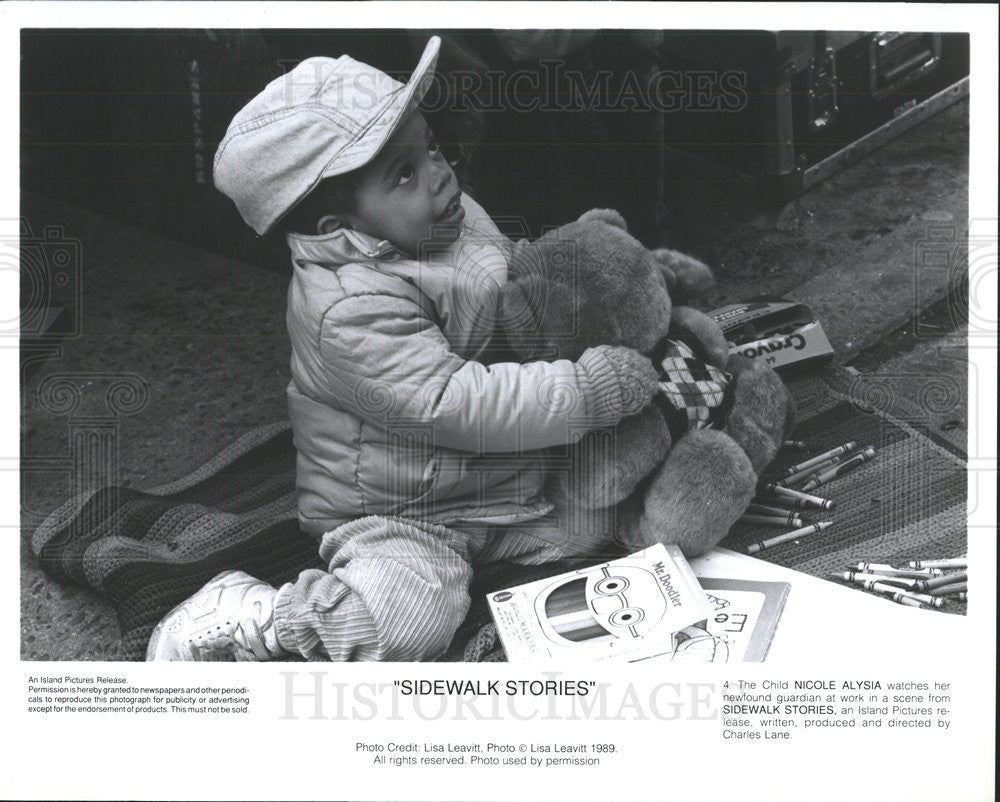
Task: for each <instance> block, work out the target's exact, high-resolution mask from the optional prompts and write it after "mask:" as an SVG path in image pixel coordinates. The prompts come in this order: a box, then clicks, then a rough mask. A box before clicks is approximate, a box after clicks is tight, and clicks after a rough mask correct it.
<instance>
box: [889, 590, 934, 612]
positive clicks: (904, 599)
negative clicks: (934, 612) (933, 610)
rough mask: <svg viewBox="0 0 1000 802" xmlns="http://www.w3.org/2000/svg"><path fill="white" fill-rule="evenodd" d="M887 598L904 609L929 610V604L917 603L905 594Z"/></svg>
mask: <svg viewBox="0 0 1000 802" xmlns="http://www.w3.org/2000/svg"><path fill="white" fill-rule="evenodd" d="M889 598H891V599H892V600H893V601H894V602H896V604H902V605H904V606H906V607H918V608H920V609H921V610H929V609H930V605H929V604H924V603H923V602H922V601H918V600H917V599H914V598H913V597H912V596H907V595H906V594H905V593H896V594H895V595H893V596H890V597H889ZM938 606H940V605H938Z"/></svg>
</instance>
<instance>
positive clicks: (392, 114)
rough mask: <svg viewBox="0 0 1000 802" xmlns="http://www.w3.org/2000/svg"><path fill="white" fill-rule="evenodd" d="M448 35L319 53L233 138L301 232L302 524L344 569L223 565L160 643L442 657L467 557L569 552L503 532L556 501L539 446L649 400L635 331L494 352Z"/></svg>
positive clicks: (260, 198)
mask: <svg viewBox="0 0 1000 802" xmlns="http://www.w3.org/2000/svg"><path fill="white" fill-rule="evenodd" d="M438 45H439V42H438V39H437V37H433V38H431V40H430V42H429V43H428V45H427V48H426V50H425V51H424V54H423V56H422V58H421V60H420V63H419V65H418V66H417V68H416V70H415V71H414V73H413V75H412V76H411V78H410V80H409V81H408V83H406V84H405V85H403V84H401V83H399V82H397V81H395V80H393V79H391V78H390V77H389V76H387V75H385V74H383V73H381V72H380V71H378V70H375V69H373V68H371V67H369V66H367V65H365V64H362V63H359V62H357V61H354V60H353V59H351V58H349V57H346V56H344V57H341V58H338V59H328V58H313V59H307V60H306V61H304V62H302V63H301V64H300V65H299V66H297V67H296V68H295V69H293V70H292V71H290V72H289V73H288V74H287V75H285V76H283V77H281V78H278V79H277V80H275V81H273V82H272V83H271V84H269V85H268V86H267V87H266V88H265V89H264V90H263V92H261V93H260V94H259V95H258V96H257V97H255V98H254V99H253V100H251V101H250V102H249V103H248V104H247V105H246V107H244V108H243V109H242V110H241V111H240V112H239V113H238V114H237V115H236V117H235V118H234V119H233V121H232V123H231V125H230V127H229V130H228V131H227V133H226V136H225V138H224V139H223V141H222V142H221V143H220V145H219V149H218V152H217V154H216V160H215V173H214V177H215V182H216V185H217V186H218V188H219V189H220V190H221V191H222V192H224V193H225V194H226V195H228V196H229V197H230V198H231V199H232V200H233V201H234V202H235V204H236V207H237V209H238V210H239V211H240V213H241V215H242V216H243V218H244V220H245V221H246V222H247V223H248V224H249V225H250V226H251V227H252V228H253V229H254V230H255V231H256V232H257V233H258V234H265V233H267V232H268V231H270V230H272V228H274V227H275V226H276V225H279V224H280V225H281V226H282V227H283V228H284V230H285V232H286V236H287V241H288V244H289V247H290V249H291V253H292V262H293V267H294V274H293V276H292V279H291V284H290V286H289V290H288V316H287V322H288V331H289V335H290V338H291V344H292V360H291V373H292V379H291V383H290V384H289V387H288V403H289V415H290V418H291V422H292V427H293V431H294V439H295V446H296V449H297V452H298V458H297V465H296V484H297V492H298V506H299V520H300V522H301V526H302V528H303V529H304V530H305V531H306V532H309V533H310V534H313V535H314V536H316V537H317V538H319V539H321V545H320V554H321V556H322V558H323V560H324V561H325V562H326V564H327V565H328V566H329V568H328V570H327V571H321V570H309V571H305V572H304V573H302V574H301V575H300V576H299V578H298V579H297V581H296V582H294V583H289V584H286V585H285V586H283V587H281V588H278V589H275V588H272V587H270V586H269V585H267V584H265V583H263V582H260V581H259V580H256V579H254V578H253V577H250V576H248V575H246V574H244V573H242V572H237V571H229V572H226V573H223V574H221V575H219V576H218V577H216V578H215V579H213V580H212V581H211V582H209V583H208V584H207V585H206V586H205V587H204V588H203V589H202V590H200V591H199V592H198V593H196V594H195V595H194V596H192V597H191V598H190V599H188V600H187V601H185V602H183V603H182V604H181V605H179V606H178V607H177V608H175V609H174V610H173V611H172V612H171V613H169V614H168V615H167V616H166V617H165V618H164V619H163V621H161V622H160V624H159V625H158V626H157V627H156V629H155V631H154V632H153V635H152V638H151V640H150V644H149V649H148V653H147V659H150V660H217V659H233V658H234V657H235V658H236V659H249V660H268V659H275V658H279V659H280V658H282V657H285V658H288V657H298V656H301V657H305V658H307V659H319V660H421V659H428V658H433V657H435V656H437V655H439V654H440V653H442V652H443V651H444V650H445V649H446V648H447V646H448V645H449V643H450V641H451V638H452V636H453V635H454V632H455V630H456V629H457V627H458V625H459V624H460V623H461V621H462V619H463V618H464V616H465V614H466V612H467V609H468V606H469V595H468V585H469V582H470V580H471V568H470V562H481V561H487V560H500V559H516V560H522V561H525V562H540V561H543V560H546V559H552V558H554V557H556V556H560V554H561V553H565V549H564V547H563V546H561V545H559V544H555V545H553V544H552V543H550V542H546V540H545V539H544V538H539V537H535V536H533V535H530V534H525V533H524V532H505V531H504V528H503V526H504V525H510V524H517V523H519V522H525V521H531V520H533V519H538V518H540V517H542V516H544V515H546V514H547V513H548V512H550V510H551V509H552V505H551V504H550V503H548V502H547V501H546V499H545V498H544V496H543V494H542V483H543V480H544V471H543V466H542V464H541V461H540V459H539V457H538V456H537V454H534V453H532V450H535V449H542V448H547V447H550V446H555V445H564V444H566V443H568V442H570V441H574V440H576V439H579V438H580V437H582V436H583V434H584V433H585V432H586V431H587V430H588V428H590V429H592V428H598V427H604V426H609V425H613V424H615V423H617V422H618V421H619V420H620V419H621V418H622V417H623V416H625V415H629V414H634V413H636V412H638V411H639V410H640V409H641V408H643V407H644V406H645V405H646V403H647V402H648V401H649V398H650V396H651V395H652V392H653V389H654V387H655V383H656V374H655V372H654V371H653V370H652V368H651V365H650V362H649V360H648V359H647V358H644V357H642V356H641V355H639V354H637V353H635V352H633V351H630V350H628V349H623V348H613V347H599V348H593V349H591V350H589V351H587V352H586V353H585V354H583V356H582V357H581V358H580V359H579V360H578V361H577V362H575V363H572V362H569V361H556V362H551V363H547V362H537V363H531V364H525V365H520V364H516V363H511V362H499V363H496V364H492V365H487V364H484V362H485V361H487V359H488V356H489V349H490V340H491V335H492V332H493V329H494V328H495V326H496V324H497V312H496V298H497V290H498V288H499V287H500V286H501V285H502V284H503V283H504V282H505V281H506V277H507V276H506V267H507V264H506V244H505V240H504V238H503V237H502V236H501V235H500V234H499V232H498V231H497V229H496V228H495V226H494V225H493V224H492V222H491V221H490V219H489V217H488V216H487V215H486V213H485V212H484V211H483V210H482V209H481V208H480V207H479V206H477V205H476V204H475V203H474V202H472V201H471V200H470V199H469V198H468V197H467V196H465V195H463V194H462V193H461V192H460V190H459V187H458V184H457V181H456V179H455V176H454V174H453V173H452V170H451V168H450V167H449V165H448V163H447V162H446V161H445V159H444V158H443V156H442V155H441V152H440V150H439V148H438V146H437V144H436V142H435V141H434V138H433V135H432V134H431V132H430V130H429V129H428V127H427V124H426V122H425V121H424V118H423V115H422V114H421V113H420V111H419V110H418V109H417V104H418V103H419V101H420V100H421V97H422V96H423V93H424V92H425V90H426V88H427V84H428V82H429V80H431V79H432V77H433V70H434V64H435V60H436V55H437V49H438Z"/></svg>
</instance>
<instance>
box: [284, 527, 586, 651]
mask: <svg viewBox="0 0 1000 802" xmlns="http://www.w3.org/2000/svg"><path fill="white" fill-rule="evenodd" d="M563 532H564V527H560V526H558V524H557V523H556V522H555V520H554V519H548V520H547V519H541V520H540V521H537V522H531V525H530V526H527V527H525V528H523V529H518V530H514V529H506V528H501V527H486V526H483V527H480V528H478V529H472V530H463V531H461V532H459V531H456V530H454V529H449V528H447V527H444V526H440V525H437V524H428V523H423V522H419V521H413V520H409V519H404V518H396V517H383V516H369V517H366V518H361V519H358V520H356V521H351V522H350V523H347V524H344V525H343V526H340V527H338V528H337V529H334V530H333V531H331V532H327V533H326V534H325V535H324V536H323V540H322V542H321V544H320V550H319V551H320V556H321V557H322V558H323V560H324V561H325V562H326V563H327V565H328V566H329V567H328V570H326V571H322V570H319V569H312V570H308V571H304V572H303V573H302V574H300V575H299V577H298V579H297V581H296V582H294V583H290V584H287V585H284V586H283V587H282V588H281V589H280V591H279V595H278V600H277V603H276V605H275V612H274V621H275V628H276V630H277V634H278V640H279V641H280V643H281V645H282V647H283V648H284V649H286V650H287V651H290V652H293V653H295V652H297V653H300V654H302V655H303V656H304V657H305V658H307V659H309V660H334V661H341V660H388V661H416V660H428V659H433V658H434V657H437V656H439V655H441V654H442V653H444V651H445V650H446V649H447V648H448V646H449V644H450V643H451V639H452V637H453V636H454V634H455V631H456V630H457V629H458V627H459V625H460V624H461V623H462V620H463V619H464V618H465V615H466V613H467V612H468V609H469V604H470V599H469V583H470V582H471V581H472V563H485V562H491V561H499V560H512V561H516V562H520V563H523V564H526V565H538V564H543V563H546V562H551V561H552V560H555V559H558V558H560V557H567V556H574V555H580V554H584V553H587V550H588V549H594V548H597V547H598V544H597V543H595V542H593V541H591V542H586V539H581V538H580V537H578V536H574V540H573V543H572V544H570V543H568V542H567V538H566V536H565V535H564V534H563ZM601 539H603V535H602V536H601Z"/></svg>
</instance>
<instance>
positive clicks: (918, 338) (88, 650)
mask: <svg viewBox="0 0 1000 802" xmlns="http://www.w3.org/2000/svg"><path fill="white" fill-rule="evenodd" d="M967 112H968V107H967V104H965V103H961V104H957V105H956V106H953V107H951V108H950V109H948V110H946V111H945V112H942V113H941V114H940V115H938V116H936V117H934V118H932V119H930V120H928V121H926V122H925V123H924V124H923V125H922V126H920V127H918V128H916V129H914V130H913V131H911V132H909V133H908V134H907V135H905V136H904V137H902V138H901V139H899V140H896V141H895V142H893V143H890V144H889V145H887V146H886V147H884V148H882V149H881V150H879V151H877V152H876V153H874V154H872V155H871V156H869V157H867V158H866V159H864V160H863V161H862V162H859V163H858V164H856V165H854V166H852V167H850V168H848V169H847V170H845V171H843V172H842V173H840V174H838V175H836V176H834V177H833V178H831V179H829V180H828V181H826V182H825V183H824V184H822V185H820V186H819V187H816V188H815V189H813V190H812V191H811V192H809V193H807V194H805V195H803V196H802V197H801V198H799V199H797V200H795V201H793V202H791V203H789V204H786V205H785V206H783V207H780V208H776V207H771V206H767V205H765V204H762V203H759V202H756V201H752V200H747V199H742V198H735V197H732V196H731V194H730V193H727V192H726V190H725V188H712V187H704V186H701V187H698V186H695V185H693V184H691V183H687V182H673V183H671V184H670V185H669V186H670V187H671V192H672V193H674V197H673V200H674V205H675V208H676V210H677V213H676V214H675V216H674V218H673V220H672V234H674V237H673V241H672V245H673V246H674V247H677V248H681V249H686V250H689V251H691V252H693V253H695V254H696V255H699V256H701V257H702V258H704V259H706V261H708V262H709V263H710V264H712V265H713V267H715V268H716V272H717V276H718V279H719V288H718V290H717V291H716V293H715V294H714V296H713V297H712V298H711V299H709V301H708V304H707V307H708V308H711V307H713V306H718V305H722V303H727V302H732V301H735V300H739V299H740V298H746V297H749V296H751V295H756V294H762V293H771V294H783V295H787V296H788V297H791V298H795V299H797V300H800V301H803V302H805V303H807V304H809V305H810V306H811V307H812V309H813V310H814V312H815V313H816V314H817V316H818V317H819V319H820V320H821V321H822V323H823V326H824V328H825V329H826V331H827V333H828V335H829V337H830V339H831V342H832V343H833V344H834V346H835V348H836V349H837V358H838V360H839V361H840V362H842V363H845V364H850V363H851V362H852V361H853V363H854V364H855V366H856V367H857V369H859V370H861V371H862V372H866V373H874V374H878V375H881V376H887V377H892V378H893V381H894V384H893V387H894V388H896V389H895V392H900V393H904V394H906V395H908V396H910V397H912V398H914V399H921V398H922V396H923V395H924V394H926V392H927V391H928V387H929V386H930V385H931V384H933V383H934V382H940V381H941V379H942V377H944V378H945V379H947V382H948V386H949V387H958V388H960V392H959V393H958V394H957V395H956V396H954V397H949V399H948V400H947V402H946V403H940V401H939V403H937V404H936V405H935V407H934V412H933V418H932V426H934V427H936V428H937V429H938V430H939V432H940V433H941V434H942V435H943V436H945V437H947V438H949V439H951V440H952V441H953V442H955V443H956V444H958V445H960V446H962V447H964V444H965V436H966V431H967V423H968V422H967V420H966V396H965V388H966V376H967V367H968V365H967V360H966V357H965V350H964V349H965V344H966V336H967V334H968V333H969V327H968V323H967V318H966V317H965V314H966V313H965V310H964V303H965V302H964V296H963V292H964V291H965V287H964V284H963V281H962V278H963V276H964V274H965V263H966V259H965V252H964V245H963V237H964V233H965V227H966V222H967V220H968V206H967V199H966V189H965V188H966V186H967V182H968V169H967V161H968V148H967V140H968V124H967ZM21 214H22V217H23V218H26V219H27V221H28V222H29V223H30V224H31V226H32V229H33V230H34V231H36V232H38V231H42V230H43V228H44V227H45V226H53V225H58V226H61V227H62V229H63V233H64V235H65V236H67V237H72V238H76V239H78V240H79V241H80V243H81V253H82V279H81V284H80V291H81V294H80V307H79V308H80V310H81V313H82V328H81V333H80V335H79V336H77V337H75V338H73V339H69V340H67V341H65V342H63V343H62V344H61V345H60V350H61V353H60V354H59V355H58V356H56V357H53V358H48V359H44V360H41V361H39V362H37V363H36V367H37V369H36V370H35V371H34V372H33V373H32V375H31V376H30V377H29V378H28V379H27V380H26V381H25V382H24V384H23V386H22V388H21V431H22V514H21V606H22V617H21V632H22V643H21V656H22V659H24V660H115V659H117V658H118V656H119V652H118V628H117V623H116V621H115V618H114V614H113V612H112V611H111V609H110V608H109V607H108V606H107V605H106V604H104V603H103V602H102V601H100V600H99V599H97V598H96V597H95V596H93V595H92V594H90V593H88V592H86V591H84V590H81V589H78V588H72V587H64V586H60V585H57V584H56V583H54V582H51V581H50V580H48V579H47V578H46V577H45V575H44V574H43V573H42V572H41V570H40V569H39V568H38V566H37V564H36V563H35V560H34V558H33V556H32V555H31V553H30V549H29V547H28V540H29V539H30V535H31V532H32V531H33V530H34V528H35V527H36V526H37V525H38V523H39V522H40V521H41V520H42V518H43V517H44V515H45V514H46V513H48V512H49V511H51V510H52V509H54V508H55V507H56V506H58V504H59V503H61V502H62V501H63V500H65V499H66V498H67V497H68V496H69V494H70V491H71V485H70V480H69V477H68V473H67V470H66V466H65V462H64V461H65V457H66V455H67V454H68V449H69V437H70V433H69V424H68V416H67V414H66V412H65V410H64V411H63V412H62V413H57V412H54V411H53V408H55V407H57V406H58V404H54V403H53V401H52V398H44V397H40V395H39V390H40V389H43V388H51V387H53V383H54V382H56V381H57V380H58V379H59V377H60V376H61V377H62V378H63V379H65V380H66V381H67V382H69V383H72V384H74V385H75V386H76V388H77V389H78V390H79V394H80V395H79V397H80V404H79V407H78V408H77V412H78V414H81V415H84V414H85V415H90V416H92V417H93V416H101V415H104V416H107V414H108V412H107V400H106V399H107V389H108V382H109V381H110V380H111V377H113V376H116V375H119V374H131V375H132V376H133V377H135V378H136V379H138V380H141V382H142V383H143V384H144V386H145V387H146V388H148V400H147V401H146V402H145V403H144V405H141V409H137V410H136V411H135V412H134V413H133V414H121V415H119V417H118V419H117V423H116V424H115V425H116V427H117V428H116V434H117V439H118V443H119V454H118V466H117V474H118V482H119V483H120V484H122V485H125V486H133V487H138V488H143V487H152V486H156V485H159V484H163V483H166V482H167V481H170V480H172V479H175V478H177V477H179V476H182V475H184V474H185V473H187V472H188V471H189V470H191V469H192V468H193V467H195V466H197V465H198V464H200V463H202V462H204V461H205V460H207V459H208V458H210V457H211V456H212V455H213V454H215V453H216V452H218V451H219V450H220V449H221V448H222V447H223V446H225V445H226V444H228V443H229V442H231V441H232V440H234V439H235V438H236V437H237V436H238V435H240V434H241V433H243V432H245V431H247V430H249V429H251V428H253V427H255V426H258V425H262V424H265V423H270V422H273V421H277V420H281V419H283V418H284V416H285V399H284V392H285V386H286V384H287V381H288V344H287V337H286V334H285V328H284V294H285V286H286V283H287V279H286V277H285V275H284V274H283V273H281V272H280V271H275V272H268V271H265V270H262V269H259V268H256V267H253V266H249V265H246V264H243V263H240V262H236V261H234V260H231V259H227V258H225V257H222V256H219V255H217V254H212V253H208V252H206V251H203V250H200V249H197V248H193V247H191V246H189V245H186V244H184V243H180V242H176V241H172V240H167V239H164V238H161V237H157V236H155V235H152V234H149V233H147V232H145V231H141V230H139V229H136V228H134V227H131V226H128V225H126V224H123V223H121V222H118V221H116V220H113V219H110V218H108V217H105V216H102V215H100V214H96V213H94V212H91V211H87V210H84V209H80V208H77V207H73V206H70V205H67V204H64V203H60V202H56V201H52V200H49V199H47V198H42V197H39V196H34V195H30V194H24V195H23V196H22V211H21ZM931 253H933V254H937V255H938V256H936V257H935V258H934V259H930V258H929V257H927V256H926V254H931ZM940 254H946V258H943V259H942V258H938V257H939V256H940ZM952 402H953V403H952ZM46 404H47V405H48V406H46Z"/></svg>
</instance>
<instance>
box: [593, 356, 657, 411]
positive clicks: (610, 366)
mask: <svg viewBox="0 0 1000 802" xmlns="http://www.w3.org/2000/svg"><path fill="white" fill-rule="evenodd" d="M576 369H577V370H578V371H582V372H583V373H584V374H585V375H586V377H587V379H589V381H590V384H591V386H592V387H594V388H595V390H596V393H595V394H594V395H595V397H596V399H597V403H596V407H597V408H596V409H595V410H594V416H595V417H599V418H600V419H601V421H602V422H604V423H607V424H608V425H612V424H615V423H617V422H618V421H619V420H621V419H622V418H624V417H628V416H629V415H635V414H637V413H639V412H641V411H642V410H643V409H645V407H646V405H647V404H649V401H650V399H651V398H652V397H653V393H654V392H655V391H656V383H657V378H658V375H657V372H656V369H655V368H654V367H653V363H652V362H651V361H650V359H649V357H647V356H643V355H642V354H640V353H639V352H638V351H635V350H633V349H631V348H625V347H623V346H620V345H598V346H596V347H595V348H588V349H587V350H586V351H584V352H583V354H582V356H581V357H580V358H579V359H578V360H577V362H576Z"/></svg>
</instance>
